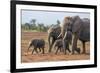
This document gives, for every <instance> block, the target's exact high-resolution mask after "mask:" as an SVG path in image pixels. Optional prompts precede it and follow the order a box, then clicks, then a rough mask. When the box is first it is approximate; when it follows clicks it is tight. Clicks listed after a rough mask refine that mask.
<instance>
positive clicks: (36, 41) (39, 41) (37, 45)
mask: <svg viewBox="0 0 100 73" xmlns="http://www.w3.org/2000/svg"><path fill="white" fill-rule="evenodd" d="M30 47H34V49H33V51H32V54H33V52H34V51H36V53H38V51H37V49H38V48H39V50H40V51H41V50H42V53H43V54H44V47H45V41H44V40H43V39H33V40H32V41H31V42H30V44H29V47H28V50H27V52H28V51H29V48H30Z"/></svg>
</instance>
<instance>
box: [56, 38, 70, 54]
mask: <svg viewBox="0 0 100 73" xmlns="http://www.w3.org/2000/svg"><path fill="white" fill-rule="evenodd" d="M65 43H66V45H65V50H64V48H63V40H62V39H58V40H56V41H55V43H54V48H57V50H56V54H57V53H58V50H59V51H62V52H64V51H65V52H66V51H67V50H68V51H69V52H71V51H70V49H69V41H68V40H65Z"/></svg>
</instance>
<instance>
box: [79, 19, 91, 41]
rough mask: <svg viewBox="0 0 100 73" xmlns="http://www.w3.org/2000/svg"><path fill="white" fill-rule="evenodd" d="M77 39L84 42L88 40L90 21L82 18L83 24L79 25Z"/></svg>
mask: <svg viewBox="0 0 100 73" xmlns="http://www.w3.org/2000/svg"><path fill="white" fill-rule="evenodd" d="M79 39H80V40H81V41H85V42H87V41H90V21H88V20H83V24H82V26H81V30H80V34H79Z"/></svg>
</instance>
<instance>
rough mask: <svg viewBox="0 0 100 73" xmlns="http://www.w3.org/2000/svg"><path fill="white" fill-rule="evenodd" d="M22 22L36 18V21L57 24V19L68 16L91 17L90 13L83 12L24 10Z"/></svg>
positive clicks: (61, 19) (60, 19)
mask: <svg viewBox="0 0 100 73" xmlns="http://www.w3.org/2000/svg"><path fill="white" fill-rule="evenodd" d="M21 15H22V16H21V18H22V19H21V20H22V21H21V22H22V24H24V23H30V21H31V20H32V19H36V23H44V24H45V25H51V24H56V23H57V20H59V21H60V22H62V21H63V19H64V17H66V16H76V15H78V16H80V18H90V14H89V13H82V12H54V11H34V10H22V11H21Z"/></svg>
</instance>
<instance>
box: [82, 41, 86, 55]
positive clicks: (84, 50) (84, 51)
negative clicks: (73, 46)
mask: <svg viewBox="0 0 100 73" xmlns="http://www.w3.org/2000/svg"><path fill="white" fill-rule="evenodd" d="M82 43H83V52H82V53H83V54H85V53H86V49H85V42H84V41H82Z"/></svg>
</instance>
